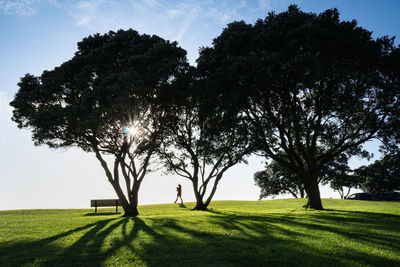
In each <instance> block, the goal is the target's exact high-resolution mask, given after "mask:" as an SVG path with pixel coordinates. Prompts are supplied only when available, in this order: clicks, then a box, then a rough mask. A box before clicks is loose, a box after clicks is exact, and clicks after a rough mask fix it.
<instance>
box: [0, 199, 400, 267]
mask: <svg viewBox="0 0 400 267" xmlns="http://www.w3.org/2000/svg"><path fill="white" fill-rule="evenodd" d="M304 202H305V200H301V199H300V200H298V199H286V200H266V201H215V202H213V203H212V205H211V206H210V208H211V210H210V211H209V212H201V211H190V207H192V206H193V205H194V203H187V204H186V206H187V207H179V206H178V205H176V204H164V205H146V206H140V207H139V212H140V213H141V215H140V216H139V217H137V218H124V217H122V216H121V214H114V213H113V209H100V211H99V213H97V214H96V213H94V212H93V210H90V209H79V210H16V211H1V212H0V255H1V256H0V266H21V265H25V266H63V265H64V266H77V265H78V266H94V265H95V266H99V265H100V266H103V265H106V266H107V265H117V266H124V265H131V266H132V265H139V266H140V265H145V266H207V265H214V266H215V265H223V266H265V265H276V266H282V265H296V266H321V265H330V266H336V265H337V266H400V203H399V202H397V203H394V202H362V201H350V200H333V199H324V200H323V205H324V207H325V208H326V209H327V210H325V211H314V210H304V209H302V208H301V205H302V204H303V203H304Z"/></svg>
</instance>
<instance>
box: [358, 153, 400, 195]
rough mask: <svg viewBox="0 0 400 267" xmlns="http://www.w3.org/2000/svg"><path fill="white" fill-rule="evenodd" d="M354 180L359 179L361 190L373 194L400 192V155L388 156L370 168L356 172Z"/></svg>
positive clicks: (363, 167) (361, 168) (366, 167)
mask: <svg viewBox="0 0 400 267" xmlns="http://www.w3.org/2000/svg"><path fill="white" fill-rule="evenodd" d="M353 179H359V180H360V181H362V182H361V188H362V189H363V190H364V191H365V192H371V193H373V194H376V193H380V192H385V191H393V190H400V154H395V155H386V156H385V157H383V158H382V159H381V160H377V161H375V162H374V163H372V164H370V165H368V166H361V167H360V168H358V169H356V170H354V174H353Z"/></svg>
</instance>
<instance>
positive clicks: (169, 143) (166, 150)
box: [159, 76, 252, 210]
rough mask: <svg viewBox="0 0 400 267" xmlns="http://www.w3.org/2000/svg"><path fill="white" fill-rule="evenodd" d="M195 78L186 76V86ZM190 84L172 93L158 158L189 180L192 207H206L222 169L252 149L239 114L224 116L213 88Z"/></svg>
mask: <svg viewBox="0 0 400 267" xmlns="http://www.w3.org/2000/svg"><path fill="white" fill-rule="evenodd" d="M194 80H196V78H195V76H193V77H191V78H189V79H188V80H187V83H186V85H187V86H188V85H190V84H193V81H194ZM196 84H197V83H196ZM183 87H184V86H182V87H179V88H183ZM189 87H190V88H189V89H188V90H186V91H185V92H179V93H176V95H174V99H175V101H176V105H175V106H174V107H172V109H173V110H174V111H171V110H170V111H169V112H168V113H169V114H171V117H170V118H169V119H167V120H165V123H164V124H163V132H164V138H163V142H162V144H161V146H160V149H159V157H160V158H161V159H162V160H163V162H164V165H165V167H166V168H167V171H169V172H173V173H175V174H178V175H179V176H181V177H183V178H186V179H189V180H190V181H191V182H192V185H193V191H194V195H195V197H196V206H195V207H194V208H193V209H194V210H207V207H208V205H209V204H210V202H211V200H212V198H213V196H214V194H215V192H216V190H217V186H218V184H219V182H220V180H221V179H222V177H223V175H224V174H225V172H226V171H227V170H228V169H229V168H231V167H232V166H234V165H236V164H238V163H240V162H246V161H245V157H246V156H247V155H248V154H250V153H251V152H252V148H251V147H250V145H251V144H250V142H249V139H248V137H247V135H246V134H245V133H246V125H244V124H243V122H242V121H241V120H239V119H238V116H239V114H234V115H232V114H229V117H225V116H224V115H223V114H220V113H218V112H217V111H216V109H217V108H218V107H219V106H220V105H221V103H220V102H219V100H218V98H217V97H216V96H215V95H213V92H212V91H208V90H207V88H205V87H202V86H198V85H196V86H194V87H193V86H189Z"/></svg>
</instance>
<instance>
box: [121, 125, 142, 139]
mask: <svg viewBox="0 0 400 267" xmlns="http://www.w3.org/2000/svg"><path fill="white" fill-rule="evenodd" d="M122 132H123V133H124V134H125V135H127V136H128V137H130V138H131V137H134V136H135V135H137V134H138V132H139V131H138V128H137V126H136V125H133V124H131V125H129V126H124V127H123V128H122Z"/></svg>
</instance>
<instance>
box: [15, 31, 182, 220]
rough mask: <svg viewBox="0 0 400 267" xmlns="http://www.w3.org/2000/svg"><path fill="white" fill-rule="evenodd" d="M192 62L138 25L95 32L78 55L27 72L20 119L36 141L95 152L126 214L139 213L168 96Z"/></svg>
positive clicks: (80, 46)
mask: <svg viewBox="0 0 400 267" xmlns="http://www.w3.org/2000/svg"><path fill="white" fill-rule="evenodd" d="M187 67H188V64H187V60H186V52H185V51H184V50H183V49H181V48H179V47H177V44H176V43H175V42H173V43H170V42H169V41H166V40H163V39H162V38H160V37H158V36H149V35H140V34H138V33H137V32H136V31H134V30H127V31H123V30H119V31H118V32H112V31H110V32H109V33H107V34H104V35H99V34H95V35H93V36H89V37H87V38H85V39H83V40H82V41H81V42H79V43H78V51H77V52H76V53H75V55H74V57H73V58H72V59H71V60H68V61H67V62H65V63H63V64H62V65H60V66H59V67H56V68H55V69H54V70H51V71H44V72H43V73H42V75H40V76H38V77H35V76H32V75H30V74H26V75H25V76H24V77H23V78H21V82H20V83H19V84H18V85H19V90H18V92H17V94H16V95H15V98H14V100H13V101H12V102H11V106H13V107H14V111H13V118H12V119H13V120H14V121H15V122H17V123H18V126H19V127H20V128H28V129H31V130H32V138H33V140H34V142H35V144H36V145H43V144H47V145H48V146H50V147H52V148H69V147H74V146H75V147H79V148H81V149H83V150H84V151H86V152H94V153H95V155H96V158H97V159H98V160H99V162H100V164H101V166H102V167H103V169H104V171H105V174H106V176H107V178H108V181H109V182H110V184H111V185H112V187H113V188H114V190H115V192H116V194H117V195H118V198H119V199H120V201H121V204H122V206H123V209H124V211H125V215H127V216H136V215H138V210H137V205H138V191H139V188H140V184H141V182H142V181H143V179H144V177H145V175H146V174H147V173H148V172H149V171H151V169H150V168H149V166H150V164H151V159H152V156H153V155H154V152H155V151H156V149H157V147H158V146H159V144H160V142H161V138H160V137H161V129H162V127H161V125H162V123H163V118H164V117H165V116H164V114H165V112H163V109H162V106H163V105H162V104H160V101H161V100H163V99H165V98H166V96H167V95H168V91H169V88H171V87H172V86H173V84H174V80H176V79H177V78H179V77H180V76H181V74H182V73H184V72H185V70H186V68H187ZM161 102H162V101H161ZM107 155H108V156H109V158H110V157H111V159H112V163H111V164H110V163H108V162H107V158H106V157H105V156H107ZM110 165H111V166H110ZM120 177H122V179H120ZM120 180H122V182H121V181H120ZM123 182H124V183H125V186H121V183H122V184H123Z"/></svg>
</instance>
